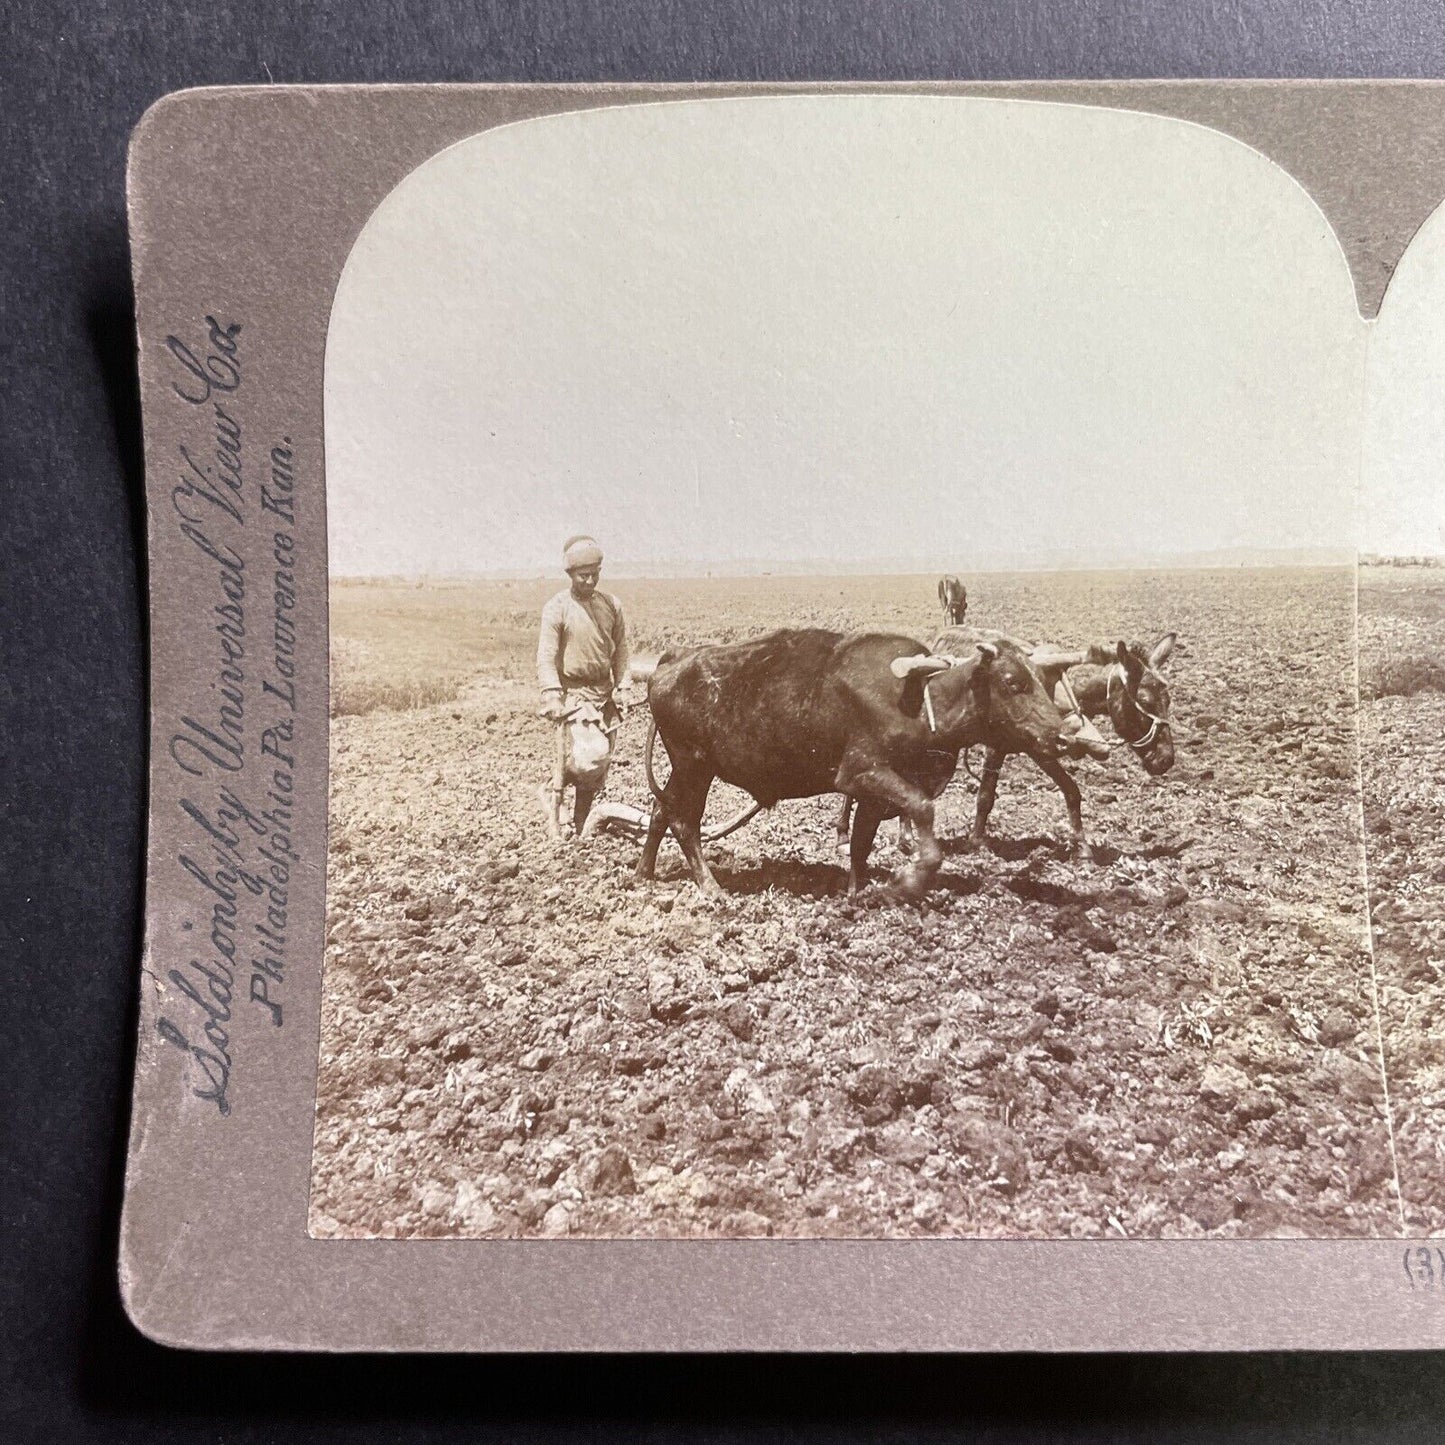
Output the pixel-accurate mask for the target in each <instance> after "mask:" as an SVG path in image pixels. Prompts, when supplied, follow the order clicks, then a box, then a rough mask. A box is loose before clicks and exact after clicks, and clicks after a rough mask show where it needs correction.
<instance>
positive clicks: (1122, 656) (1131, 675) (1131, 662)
mask: <svg viewBox="0 0 1445 1445" xmlns="http://www.w3.org/2000/svg"><path fill="white" fill-rule="evenodd" d="M1114 655H1115V657H1116V658H1117V659H1118V661H1119V666H1120V667H1122V668H1123V669H1124V676H1125V677H1127V678H1128V679H1129V681H1130V682H1138V680H1139V678H1140V677H1141V676H1142V675H1143V672H1144V669H1143V668H1142V667H1140V666H1139V659H1138V658H1137V657H1135V656H1134V654H1133V653H1132V652H1130V651H1129V645H1128V644H1127V643H1125V642H1120V643H1118V644H1116V646H1115V649H1114Z"/></svg>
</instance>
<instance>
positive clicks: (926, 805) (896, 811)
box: [637, 628, 1064, 898]
mask: <svg viewBox="0 0 1445 1445" xmlns="http://www.w3.org/2000/svg"><path fill="white" fill-rule="evenodd" d="M648 701H649V702H650V704H651V707H652V719H653V728H654V729H655V731H654V733H653V735H652V736H650V737H649V739H648V755H649V768H648V780H649V783H651V785H652V788H653V793H654V797H655V800H656V801H655V803H654V806H653V811H652V819H651V822H650V823H649V825H648V830H647V841H646V843H645V844H644V846H643V849H642V856H641V857H640V858H639V859H638V863H637V876H638V877H639V878H651V877H652V876H653V874H654V870H655V868H656V865H657V850H658V848H659V846H660V845H661V842H662V835H663V832H664V831H665V830H667V829H669V828H670V829H671V830H672V834H673V836H674V837H675V838H676V839H677V841H678V844H679V845H680V846H681V848H682V851H683V854H684V856H685V857H686V858H687V862H688V866H689V867H690V868H691V869H692V874H693V877H694V879H695V880H696V881H697V884H698V886H699V887H700V888H701V889H703V890H704V891H705V892H716V891H720V890H719V889H718V884H717V880H716V879H715V878H714V877H713V875H712V872H711V871H710V870H709V868H708V866H707V863H706V861H705V860H704V858H703V856H702V846H701V844H702V839H701V835H700V830H701V824H702V817H703V812H704V809H705V808H706V806H707V795H708V790H709V789H710V788H711V787H712V784H713V780H714V779H715V778H721V779H722V780H723V781H724V782H726V783H731V784H732V785H734V786H735V787H739V788H742V789H743V790H744V791H745V792H747V793H750V794H751V795H752V796H753V798H754V799H755V800H756V802H757V803H758V804H759V805H760V806H762V807H771V806H772V805H773V804H774V803H776V802H778V801H779V800H780V799H782V798H806V797H815V796H817V795H818V794H820V793H832V792H840V793H844V794H846V795H847V797H848V798H850V799H852V800H854V801H856V803H857V805H858V816H857V821H856V823H855V825H854V828H853V833H852V839H851V844H850V850H849V870H848V883H849V888H850V890H854V891H856V890H857V889H858V888H860V887H861V886H862V885H863V883H864V882H866V881H867V863H868V855H869V853H870V852H871V851H872V848H873V840H874V837H875V835H876V834H877V831H878V825H879V823H880V822H882V820H883V819H884V818H891V817H903V818H906V819H907V820H908V822H909V823H910V824H911V825H912V827H913V828H914V830H915V832H916V834H917V837H918V846H917V849H916V852H915V854H914V856H913V858H912V860H911V861H910V862H909V863H908V864H906V865H905V866H904V867H903V868H901V869H900V870H899V871H898V874H897V875H896V877H895V882H896V883H897V885H898V887H899V888H900V889H901V890H902V891H903V892H904V893H905V894H907V895H908V896H910V897H915V898H916V897H920V896H921V895H922V894H924V893H925V892H926V891H927V890H928V888H929V886H930V884H931V883H932V882H933V879H934V877H935V875H936V874H937V872H938V869H939V867H940V865H941V864H942V861H943V850H942V849H941V848H940V847H939V846H938V840H937V838H936V837H935V836H934V833H933V798H934V797H935V796H936V794H937V793H938V792H940V791H942V789H943V788H944V787H945V786H946V785H947V783H948V780H949V778H951V777H952V776H953V771H954V769H955V767H956V766H957V764H958V754H959V751H960V749H962V748H964V747H967V746H971V745H974V744H978V743H983V744H985V745H986V746H998V747H1003V748H1005V749H1009V750H1019V749H1023V750H1026V751H1028V752H1029V753H1030V755H1033V754H1037V755H1038V756H1040V757H1053V756H1055V755H1056V754H1057V753H1058V752H1059V751H1060V750H1061V748H1062V747H1063V746H1064V744H1063V741H1062V739H1061V737H1060V722H1061V720H1060V717H1059V712H1058V709H1057V708H1056V707H1055V706H1054V704H1053V702H1052V700H1051V699H1050V697H1049V695H1048V693H1047V692H1045V691H1044V688H1043V686H1042V684H1041V683H1040V681H1039V679H1038V676H1037V674H1036V673H1034V672H1033V671H1032V670H1031V669H1030V668H1029V667H1028V666H1027V664H1026V663H1025V662H1024V661H1022V660H1021V659H1020V658H1019V657H1018V656H1017V655H1016V654H1015V653H1014V651H1013V650H1012V649H1010V648H1006V647H998V646H996V645H994V644H993V643H988V642H985V643H981V644H975V645H971V646H970V648H969V650H968V652H967V654H965V655H963V656H957V657H955V656H952V655H947V654H937V653H930V652H929V651H928V650H927V649H926V648H924V647H923V646H922V645H921V644H919V643H918V642H915V641H913V640H912V639H911V638H908V637H902V636H897V635H891V634H854V635H851V636H848V635H844V634H843V633H840V632H828V631H823V630H821V629H816V628H808V629H800V630H792V629H787V630H783V631H779V632H772V633H769V634H767V635H766V636H764V637H759V638H755V639H753V640H752V641H749V642H738V643H729V644H718V645H710V646H706V647H699V648H694V649H691V650H688V651H685V652H681V653H667V654H664V656H663V657H662V659H661V660H660V661H659V663H658V665H657V669H656V671H655V672H654V673H653V674H652V678H651V680H650V683H649V686H648ZM657 736H660V737H661V738H662V741H663V744H664V746H665V747H666V748H667V753H668V757H669V758H670V759H671V761H672V776H671V777H670V778H669V779H668V781H667V785H666V787H662V788H659V787H658V786H657V784H656V781H655V779H654V778H653V775H652V770H651V765H650V758H651V752H652V745H653V743H654V741H655V739H656V737H657Z"/></svg>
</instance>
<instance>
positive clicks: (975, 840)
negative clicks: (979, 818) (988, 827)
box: [963, 832, 988, 853]
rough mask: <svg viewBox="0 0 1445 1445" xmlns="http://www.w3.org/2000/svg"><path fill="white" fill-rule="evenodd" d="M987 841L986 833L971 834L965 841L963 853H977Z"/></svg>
mask: <svg viewBox="0 0 1445 1445" xmlns="http://www.w3.org/2000/svg"><path fill="white" fill-rule="evenodd" d="M987 840H988V835H987V834H985V833H978V832H974V833H970V834H969V835H968V837H966V838H965V839H964V840H963V851H964V852H965V853H977V852H978V850H979V849H980V848H982V847H983V845H984V843H985V842H987Z"/></svg>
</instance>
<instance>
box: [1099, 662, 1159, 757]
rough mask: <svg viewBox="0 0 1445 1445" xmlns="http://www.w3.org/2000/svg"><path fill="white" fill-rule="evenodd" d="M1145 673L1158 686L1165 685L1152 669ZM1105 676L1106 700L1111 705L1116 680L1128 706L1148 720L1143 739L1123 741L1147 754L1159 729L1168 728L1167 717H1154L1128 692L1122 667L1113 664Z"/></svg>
mask: <svg viewBox="0 0 1445 1445" xmlns="http://www.w3.org/2000/svg"><path fill="white" fill-rule="evenodd" d="M1146 672H1150V673H1153V675H1154V677H1155V678H1156V679H1157V680H1158V682H1159V683H1160V685H1161V686H1163V685H1165V684H1164V679H1163V678H1162V677H1159V675H1158V673H1154V672H1153V669H1152V668H1147V669H1146ZM1107 675H1108V683H1107V684H1106V687H1105V698H1106V700H1107V701H1108V702H1109V703H1111V704H1112V702H1113V700H1114V683H1115V680H1117V681H1118V683H1119V685H1120V687H1121V688H1122V689H1123V693H1124V696H1125V697H1126V698H1127V699H1128V701H1129V705H1130V706H1131V707H1132V708H1133V709H1134V711H1135V712H1136V713H1138V714H1139V716H1140V717H1141V718H1148V719H1149V730H1148V731H1147V732H1146V733H1145V734H1144V736H1143V737H1140V738H1126V739H1125V742H1127V743H1128V744H1129V746H1130V747H1131V748H1133V749H1134V751H1135V752H1136V753H1145V752H1148V751H1149V749H1150V748H1151V747H1153V746H1154V740H1155V738H1157V737H1158V736H1159V729H1160V728H1167V727H1168V726H1169V719H1168V718H1167V717H1157V716H1155V714H1154V713H1152V712H1150V711H1149V709H1148V708H1147V707H1145V706H1144V704H1143V703H1142V702H1140V701H1139V696H1138V693H1137V692H1130V691H1129V684H1128V681H1127V680H1126V679H1125V677H1124V669H1123V667H1122V666H1120V664H1119V663H1117V662H1116V663H1114V664H1113V666H1112V667H1110V668H1109V671H1108V674H1107Z"/></svg>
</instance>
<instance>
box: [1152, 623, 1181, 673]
mask: <svg viewBox="0 0 1445 1445" xmlns="http://www.w3.org/2000/svg"><path fill="white" fill-rule="evenodd" d="M1178 640H1179V634H1178V633H1177V632H1166V633H1165V634H1164V636H1163V637H1161V638H1160V639H1159V641H1158V642H1156V643H1155V644H1154V647H1153V650H1152V651H1151V652H1150V653H1149V666H1150V667H1163V666H1164V664H1165V663H1166V662H1168V661H1169V658H1170V656H1171V655H1172V654H1173V652H1174V644H1175V643H1176V642H1177V641H1178Z"/></svg>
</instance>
